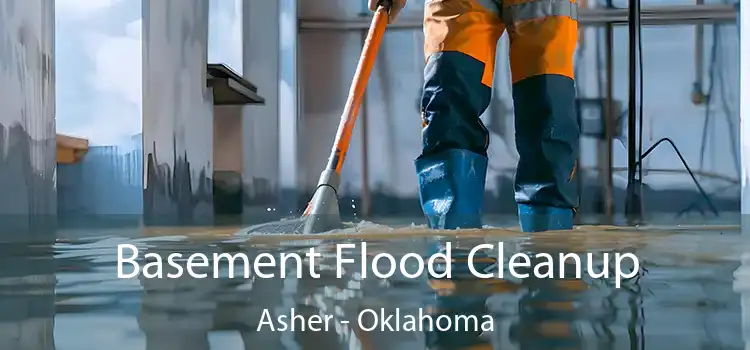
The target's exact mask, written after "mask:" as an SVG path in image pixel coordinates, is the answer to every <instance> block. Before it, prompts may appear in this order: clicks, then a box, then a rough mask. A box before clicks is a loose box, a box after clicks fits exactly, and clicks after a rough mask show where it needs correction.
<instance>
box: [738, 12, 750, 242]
mask: <svg viewBox="0 0 750 350" xmlns="http://www.w3.org/2000/svg"><path fill="white" fill-rule="evenodd" d="M738 24H739V27H740V152H741V158H742V179H741V181H742V209H741V211H742V216H743V222H747V220H746V219H745V216H746V215H748V214H750V2H748V1H740V15H739V23H738ZM749 230H750V228H749ZM743 231H744V230H743ZM748 232H750V231H748Z"/></svg>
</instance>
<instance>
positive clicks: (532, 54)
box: [369, 0, 579, 232]
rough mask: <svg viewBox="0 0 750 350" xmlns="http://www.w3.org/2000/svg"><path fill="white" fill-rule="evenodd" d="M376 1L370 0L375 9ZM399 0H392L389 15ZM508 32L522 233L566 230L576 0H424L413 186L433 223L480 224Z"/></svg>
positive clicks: (573, 149) (575, 129) (571, 195)
mask: <svg viewBox="0 0 750 350" xmlns="http://www.w3.org/2000/svg"><path fill="white" fill-rule="evenodd" d="M380 1H382V0H380ZM380 1H379V0H369V6H370V8H371V9H372V10H375V9H376V8H377V7H378V5H379V4H380ZM405 5H406V0H393V1H392V4H391V9H390V12H389V16H390V20H391V21H393V20H395V19H396V17H397V15H398V13H399V12H400V11H401V10H402V9H403V8H404V6H405ZM504 32H507V33H508V35H509V38H510V68H511V77H512V82H513V88H512V89H513V91H512V92H513V102H514V110H515V127H516V130H515V134H516V148H517V150H518V154H519V160H518V164H517V169H516V174H515V181H514V182H515V186H514V188H515V200H516V203H517V206H518V214H519V219H520V220H519V221H520V225H521V229H522V230H523V231H525V232H536V231H547V230H560V229H571V228H572V226H573V217H574V213H575V210H576V208H577V205H578V198H577V193H576V189H575V183H574V182H573V181H572V179H573V176H574V174H575V169H576V166H577V159H576V155H577V153H578V139H579V126H578V121H577V117H576V112H575V98H576V95H575V94H576V92H575V81H574V75H573V60H574V54H575V50H576V46H577V42H578V23H577V5H576V3H575V0H426V1H425V9H424V34H425V44H424V51H425V58H426V66H425V70H424V78H425V79H424V81H425V82H424V86H423V89H422V98H421V110H422V153H421V155H420V156H419V157H418V158H417V159H416V160H415V162H414V163H415V167H416V172H417V177H418V185H419V195H420V202H421V205H422V209H423V211H424V214H425V216H426V217H427V219H428V223H429V226H430V227H431V228H434V229H456V228H479V227H481V225H482V221H481V216H482V207H483V199H484V191H485V179H486V174H487V161H488V159H487V149H488V147H489V132H488V130H487V129H486V127H485V126H484V124H483V123H482V121H481V120H480V118H479V117H480V115H481V114H482V113H484V111H485V110H486V109H487V107H488V105H489V102H490V98H491V96H492V79H493V75H494V69H495V54H496V47H497V43H498V40H499V39H500V37H501V35H503V33H504Z"/></svg>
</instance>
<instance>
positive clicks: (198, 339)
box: [0, 225, 750, 350]
mask: <svg viewBox="0 0 750 350" xmlns="http://www.w3.org/2000/svg"><path fill="white" fill-rule="evenodd" d="M354 231H356V232H354ZM233 233H234V231H233V230H232V229H217V230H212V231H207V230H198V229H196V230H187V229H182V230H166V229H165V230H148V231H134V230H121V231H101V232H91V233H86V234H82V233H81V232H76V233H70V232H67V233H65V232H62V233H58V234H57V237H56V241H55V242H54V243H52V242H50V244H38V243H36V244H33V245H31V244H14V245H12V246H3V247H2V249H3V250H4V253H3V254H2V255H0V256H2V258H0V259H1V260H0V261H2V264H0V269H1V270H0V271H2V272H1V274H2V278H1V279H0V281H2V282H1V284H0V290H1V291H2V297H1V298H0V301H2V307H1V308H0V309H1V310H2V313H1V314H2V323H1V324H0V349H3V350H5V349H8V350H26V349H44V350H46V349H58V350H86V349H96V350H100V349H107V350H143V349H147V350H171V349H174V350H178V349H179V350H209V349H211V350H234V349H262V350H274V349H326V350H334V349H366V350H375V349H426V348H430V349H744V348H746V344H745V342H744V339H743V331H742V321H741V320H742V318H743V313H744V314H748V313H750V311H747V310H743V306H742V305H741V302H740V300H741V298H742V290H743V288H745V287H743V284H749V282H750V278H749V279H747V280H746V279H744V278H743V277H741V276H742V269H741V260H742V259H741V258H742V255H743V253H745V252H750V249H747V246H746V244H745V243H744V242H743V240H742V239H741V236H740V233H739V231H738V229H737V228H736V227H735V228H732V227H714V228H700V229H686V228H682V229H679V230H677V229H659V230H657V229H614V228H606V227H605V228H592V227H588V228H579V229H576V230H574V231H572V232H556V233H540V234H534V235H527V234H522V233H520V232H518V231H515V230H501V229H494V230H491V229H487V230H481V231H466V232H461V233H459V234H458V236H455V235H454V236H448V237H442V238H441V237H437V236H435V235H436V233H434V232H433V233H430V232H427V231H426V230H424V228H420V227H411V228H410V227H406V228H403V229H389V228H384V227H380V226H376V225H360V227H359V229H356V230H350V231H348V233H339V234H330V235H324V236H315V237H305V236H294V237H282V236H273V235H266V236H253V237H242V236H237V235H235V234H233ZM439 240H445V241H450V242H452V244H454V245H458V246H459V247H473V246H475V245H477V244H482V243H490V244H493V245H497V243H498V242H503V251H504V256H505V258H506V259H507V258H508V257H509V256H510V255H512V254H513V253H516V252H527V253H539V252H547V253H551V255H553V256H554V255H555V253H560V252H564V253H571V252H572V253H593V255H592V257H594V258H593V260H592V261H595V262H596V263H595V264H594V265H595V266H596V271H597V272H598V271H602V267H603V260H602V256H603V253H609V254H610V256H613V255H614V254H615V253H618V252H619V253H628V252H629V253H632V254H635V255H636V256H637V257H638V258H639V262H640V264H641V267H643V269H642V270H641V271H640V272H639V273H638V274H637V276H635V277H634V278H631V279H628V280H625V281H622V286H621V288H615V280H614V279H613V278H612V276H610V278H609V279H607V278H597V279H594V278H590V277H587V276H586V275H585V272H586V271H585V270H584V276H583V277H582V278H581V279H577V278H575V275H574V274H573V273H571V274H569V275H568V276H566V278H563V279H560V278H553V279H539V278H534V277H530V278H525V279H518V278H515V277H513V276H510V274H508V272H507V266H505V264H501V266H500V267H498V268H496V269H495V270H492V269H490V270H488V271H493V272H495V273H497V270H498V269H505V275H504V278H502V279H501V278H490V279H477V278H471V277H470V276H467V275H461V274H459V273H455V272H454V273H455V275H454V277H455V278H454V279H452V280H447V279H442V280H440V279H429V278H427V277H426V276H423V277H419V278H407V277H404V276H403V275H400V274H396V275H394V277H392V278H389V279H380V278H376V277H373V276H372V275H368V276H367V277H366V278H362V275H361V273H360V269H361V268H360V266H359V264H360V263H361V260H360V255H359V250H357V249H354V250H351V251H347V252H346V253H345V254H344V255H345V256H346V257H350V255H351V258H353V260H354V262H352V263H349V264H347V265H344V267H345V268H344V275H343V276H342V278H336V271H335V267H336V262H335V261H334V257H335V253H336V248H335V245H336V244H337V243H343V242H353V243H357V244H359V243H360V242H366V243H367V249H368V254H367V259H368V260H369V261H371V260H372V257H373V256H374V255H375V254H377V253H379V252H389V253H391V254H393V256H395V257H396V258H397V259H398V258H399V257H401V256H403V255H404V254H406V253H409V252H416V253H418V254H426V253H425V252H427V251H430V249H431V247H434V246H435V245H436V242H438V241H439ZM121 244H132V245H134V246H136V247H137V248H138V249H139V254H140V256H143V254H145V253H156V254H158V255H159V256H161V257H163V258H164V260H165V261H166V259H167V256H168V255H169V254H172V253H176V252H181V253H183V254H192V253H204V254H206V255H207V256H209V257H210V256H212V254H214V253H230V254H235V253H239V252H241V253H244V254H246V256H247V257H248V258H250V259H253V258H254V257H257V256H258V255H259V254H262V253H270V254H271V255H273V256H277V257H278V256H280V254H281V253H287V254H288V253H292V252H301V253H300V254H304V253H305V252H307V251H309V249H310V248H314V251H315V252H319V253H320V254H321V257H320V258H319V261H316V262H315V263H314V265H313V266H315V267H316V269H317V271H316V272H317V273H319V278H312V277H311V275H310V273H309V261H303V262H302V264H303V265H304V266H302V267H303V268H302V272H303V273H302V275H301V276H296V275H295V274H296V271H297V270H296V269H297V268H298V266H294V262H293V261H289V264H288V266H287V267H286V271H287V272H288V273H289V275H288V276H286V277H285V278H278V277H276V278H260V277H259V276H258V275H256V274H255V272H252V273H251V275H250V276H249V277H248V278H245V276H243V266H242V264H241V263H239V262H240V261H237V262H238V264H236V265H235V269H234V272H233V278H229V270H228V264H226V261H225V263H224V264H222V265H221V270H220V271H218V272H219V276H218V277H219V278H211V274H213V269H212V267H211V266H212V265H213V264H212V263H209V265H208V267H205V268H203V269H202V270H201V269H196V270H195V271H199V272H200V271H202V272H207V273H208V274H209V278H194V277H191V276H189V275H188V274H187V273H186V274H184V275H183V276H182V277H180V278H161V279H159V278H145V277H144V276H143V274H141V275H140V277H136V278H130V279H118V278H117V247H118V245H121ZM128 254H129V253H128ZM303 257H304V255H303ZM611 260H612V259H611ZM175 261H176V263H177V264H179V265H181V266H183V267H185V266H186V264H187V262H186V261H180V260H175ZM145 263H146V262H145V261H142V262H141V264H145ZM532 264H533V263H532ZM612 264H613V263H612V262H610V265H609V269H610V270H611V269H612V268H613V265H612ZM165 266H167V267H165V270H164V274H167V273H170V272H174V270H171V268H170V267H168V265H167V264H166V263H165ZM566 266H567V265H566ZM568 267H570V266H568ZM584 267H585V266H584ZM382 270H383V271H385V270H386V269H385V268H383V269H382ZM568 270H570V269H568ZM130 271H131V270H130V269H129V268H125V272H130ZM262 271H266V272H267V273H270V272H274V271H275V272H276V273H279V272H280V271H281V269H280V268H275V269H274V268H267V269H265V270H262ZM262 271H261V272H262ZM367 271H369V272H371V270H367ZM410 271H413V270H410ZM152 272H153V271H152ZM369 272H368V274H369ZM459 277H461V278H459ZM748 290H749V291H750V288H748ZM292 309H294V312H295V313H296V314H299V315H303V316H304V317H306V318H307V319H308V320H309V319H310V317H311V316H313V315H318V316H320V317H321V319H325V320H327V321H328V322H327V323H325V324H327V325H328V329H327V330H325V329H321V330H320V331H312V330H310V329H309V328H308V329H305V330H302V329H301V328H302V326H301V325H300V324H296V325H295V326H296V329H295V330H294V331H290V330H287V331H279V330H276V331H273V330H271V329H270V326H268V325H266V326H264V327H262V328H261V329H258V326H259V324H261V323H262V320H263V317H264V313H266V314H268V315H271V316H273V318H274V320H275V319H276V317H277V316H278V315H282V314H287V315H288V314H290V312H291V310H292ZM397 309H398V313H399V314H398V315H397V316H394V318H392V319H391V321H390V323H389V324H391V326H392V327H394V330H389V329H384V330H383V329H380V327H378V328H377V329H375V330H371V331H368V330H366V329H363V327H362V326H360V324H359V322H358V316H359V314H360V313H362V311H363V310H374V313H376V314H379V313H380V312H381V311H382V312H383V313H384V315H391V314H395V313H396V310H397ZM420 310H421V312H422V314H426V315H432V316H431V317H439V316H440V315H445V316H446V318H448V319H451V320H453V321H454V322H457V323H458V321H456V320H459V319H460V317H458V316H463V317H465V318H464V320H467V319H470V318H468V317H471V316H473V317H476V319H477V320H479V322H480V323H481V322H483V321H482V320H491V322H489V323H486V324H485V323H482V325H480V328H481V327H482V326H486V329H480V330H479V331H476V330H475V329H474V328H475V326H470V327H469V329H468V330H466V329H465V328H463V329H462V328H461V327H454V328H452V329H450V330H440V329H436V327H433V329H426V328H424V327H426V326H423V329H417V330H412V329H406V328H407V326H406V325H405V324H404V321H403V320H404V319H406V316H405V315H417V316H419V315H420ZM365 315H366V316H363V318H362V320H363V323H364V328H367V327H369V325H372V319H371V318H369V317H370V316H372V315H371V314H370V313H365ZM420 317H421V316H420ZM745 317H747V316H745ZM326 318H327V319H326ZM396 318H398V319H400V320H402V321H401V325H400V327H401V329H400V330H399V329H395V328H397V327H399V326H397V325H396V324H397V323H398V321H396ZM433 320H434V318H433ZM368 322H369V323H368ZM276 326H279V325H278V324H276ZM317 327H321V328H322V327H324V326H323V324H317ZM427 328H429V327H427ZM490 328H491V329H490Z"/></svg>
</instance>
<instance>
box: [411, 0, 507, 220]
mask: <svg viewBox="0 0 750 350" xmlns="http://www.w3.org/2000/svg"><path fill="white" fill-rule="evenodd" d="M503 30H504V28H503V25H502V22H501V20H500V16H499V7H498V6H497V5H496V3H495V2H494V1H493V0H450V1H448V0H442V1H441V0H432V1H427V2H426V3H425V17H424V33H425V57H426V59H427V65H426V67H425V71H424V77H425V83H424V87H423V90H422V102H421V108H422V126H423V128H422V154H421V155H420V156H419V157H418V158H417V159H416V160H415V167H416V171H417V178H418V181H419V195H420V201H421V204H422V210H423V211H424V214H425V216H426V217H427V219H428V222H429V225H430V227H431V228H434V229H455V228H477V227H481V214H482V201H483V197H484V182H485V177H486V172H487V146H488V144H489V133H488V132H487V129H486V128H485V127H484V124H482V121H481V120H480V119H479V116H480V115H481V114H482V113H483V112H484V111H485V110H486V109H487V106H488V105H489V102H490V96H491V95H492V88H491V87H492V77H493V71H494V65H495V49H496V47H497V41H498V39H499V38H500V36H501V35H502V33H503Z"/></svg>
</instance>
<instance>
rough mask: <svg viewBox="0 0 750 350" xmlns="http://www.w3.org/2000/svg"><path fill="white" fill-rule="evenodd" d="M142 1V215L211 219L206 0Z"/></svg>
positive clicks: (171, 220)
mask: <svg viewBox="0 0 750 350" xmlns="http://www.w3.org/2000/svg"><path fill="white" fill-rule="evenodd" d="M142 6H143V7H142V10H143V144H144V154H145V157H144V168H145V171H144V173H145V174H144V176H145V178H144V192H143V207H144V219H145V220H146V222H147V223H159V224H196V223H208V222H211V221H212V218H213V196H212V193H213V191H212V183H211V176H212V172H213V98H212V94H211V90H210V89H209V88H207V87H206V63H207V62H206V58H207V57H206V56H207V43H208V0H163V1H147V0H143V2H142Z"/></svg>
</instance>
